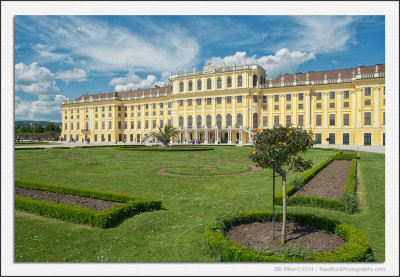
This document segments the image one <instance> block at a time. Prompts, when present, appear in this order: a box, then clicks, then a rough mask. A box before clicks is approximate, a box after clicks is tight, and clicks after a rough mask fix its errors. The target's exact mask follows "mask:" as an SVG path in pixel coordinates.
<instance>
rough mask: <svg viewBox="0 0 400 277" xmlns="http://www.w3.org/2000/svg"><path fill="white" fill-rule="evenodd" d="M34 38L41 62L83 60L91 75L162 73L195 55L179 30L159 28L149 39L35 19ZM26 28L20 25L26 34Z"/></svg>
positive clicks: (88, 23) (75, 21) (79, 20)
mask: <svg viewBox="0 0 400 277" xmlns="http://www.w3.org/2000/svg"><path fill="white" fill-rule="evenodd" d="M31 20H34V25H35V26H36V27H35V35H36V37H37V38H39V39H40V40H41V42H40V43H38V44H36V45H35V46H34V47H33V49H34V50H35V51H36V52H37V53H38V57H37V58H38V59H40V60H39V61H41V62H53V61H55V60H57V59H59V60H60V61H62V60H65V62H68V63H71V62H74V60H85V62H86V64H87V67H86V68H85V69H86V70H90V71H94V72H103V71H108V72H112V71H126V70H130V69H132V68H135V70H136V71H147V72H150V71H156V72H162V71H165V70H171V67H172V68H174V67H175V66H178V67H183V66H186V65H188V64H193V63H194V59H195V57H196V56H197V54H198V53H199V45H198V43H197V42H196V39H195V38H193V37H189V36H187V35H185V34H184V32H182V31H181V30H179V29H171V28H166V27H164V26H163V27H159V30H157V32H155V33H156V34H155V35H154V36H152V37H146V36H144V35H140V34H134V33H132V32H131V31H130V30H128V29H127V28H124V27H121V26H110V25H108V24H106V23H104V22H101V21H98V20H95V19H92V18H90V19H89V18H85V17H78V16H75V17H74V16H67V17H64V16H63V17H47V16H46V17H35V18H31ZM26 25H29V24H20V25H18V27H19V28H20V29H23V28H25V29H26V33H28V32H31V31H30V29H29V27H25V26H26Z"/></svg>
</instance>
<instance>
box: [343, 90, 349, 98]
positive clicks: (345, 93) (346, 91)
mask: <svg viewBox="0 0 400 277" xmlns="http://www.w3.org/2000/svg"><path fill="white" fill-rule="evenodd" d="M349 97H350V93H349V91H348V90H345V91H343V99H349Z"/></svg>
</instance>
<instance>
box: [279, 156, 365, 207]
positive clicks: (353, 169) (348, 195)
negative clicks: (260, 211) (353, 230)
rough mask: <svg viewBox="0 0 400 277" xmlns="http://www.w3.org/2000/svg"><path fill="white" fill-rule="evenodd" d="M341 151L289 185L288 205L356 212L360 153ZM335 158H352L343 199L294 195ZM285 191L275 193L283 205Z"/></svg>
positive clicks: (287, 190)
mask: <svg viewBox="0 0 400 277" xmlns="http://www.w3.org/2000/svg"><path fill="white" fill-rule="evenodd" d="M341 153H342V151H339V152H338V153H337V154H336V155H334V156H330V157H329V158H328V159H327V160H326V161H324V162H322V163H320V164H319V165H318V166H316V167H315V168H313V169H311V170H310V171H308V172H306V173H305V174H304V175H303V176H302V177H301V178H300V179H299V180H298V181H297V182H296V183H295V184H294V185H291V186H287V188H286V195H287V205H289V206H311V207H320V208H325V209H331V210H337V211H342V212H346V213H355V212H356V211H357V208H358V203H357V160H356V159H355V158H354V157H357V158H359V157H358V153H355V154H341ZM333 160H352V163H351V165H350V170H349V174H348V176H347V183H346V187H345V189H344V192H343V194H342V197H341V200H332V199H328V198H322V197H314V196H300V195H299V196H294V194H295V193H296V192H297V191H298V190H299V189H300V188H302V187H303V186H304V185H305V184H307V182H308V181H310V180H311V179H312V178H313V177H314V176H315V175H317V174H318V172H320V171H321V170H322V169H324V168H325V167H326V166H327V165H329V164H330V163H331V162H332V161H333ZM282 196H283V192H282V191H280V192H278V193H277V194H276V195H275V198H274V201H275V203H276V204H278V205H282V202H283V200H282Z"/></svg>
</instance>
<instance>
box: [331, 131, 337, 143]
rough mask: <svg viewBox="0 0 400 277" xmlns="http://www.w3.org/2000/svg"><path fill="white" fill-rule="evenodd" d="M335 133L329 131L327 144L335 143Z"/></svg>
mask: <svg viewBox="0 0 400 277" xmlns="http://www.w3.org/2000/svg"><path fill="white" fill-rule="evenodd" d="M335 143H336V141H335V133H329V144H335Z"/></svg>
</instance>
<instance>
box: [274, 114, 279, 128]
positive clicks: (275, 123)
mask: <svg viewBox="0 0 400 277" xmlns="http://www.w3.org/2000/svg"><path fill="white" fill-rule="evenodd" d="M274 126H275V127H277V126H279V115H274Z"/></svg>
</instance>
